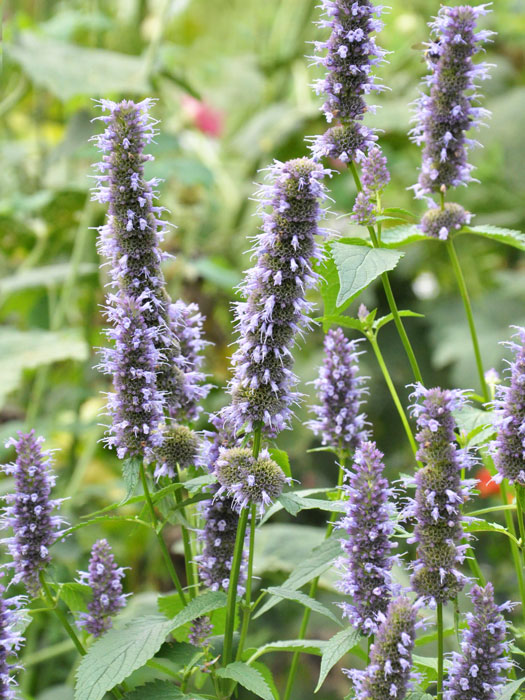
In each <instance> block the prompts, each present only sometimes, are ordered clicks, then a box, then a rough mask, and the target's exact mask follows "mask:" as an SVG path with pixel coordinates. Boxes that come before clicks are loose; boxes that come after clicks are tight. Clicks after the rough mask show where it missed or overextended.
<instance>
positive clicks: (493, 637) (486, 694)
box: [443, 583, 512, 700]
mask: <svg viewBox="0 0 525 700" xmlns="http://www.w3.org/2000/svg"><path fill="white" fill-rule="evenodd" d="M470 596H471V598H472V602H473V605H474V612H471V613H468V615H467V623H468V627H467V629H466V630H464V632H463V635H462V642H461V654H458V653H456V652H453V654H452V667H451V669H450V673H449V676H448V678H447V680H446V681H445V692H444V694H443V698H444V700H455V698H461V700H494V698H496V696H498V695H499V693H500V691H501V689H502V687H503V683H504V681H505V677H504V676H503V675H502V671H507V670H508V669H510V668H511V666H512V662H511V661H509V660H508V659H507V658H505V654H506V653H507V652H508V649H509V642H506V641H505V637H506V634H507V623H506V622H505V619H504V617H503V615H502V613H503V612H504V611H506V610H510V608H511V607H512V606H511V605H510V603H505V604H504V605H496V603H495V602H494V588H493V587H492V584H491V583H487V585H486V586H485V588H481V587H480V586H474V588H473V589H472V591H471V593H470Z"/></svg>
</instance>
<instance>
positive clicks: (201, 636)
mask: <svg viewBox="0 0 525 700" xmlns="http://www.w3.org/2000/svg"><path fill="white" fill-rule="evenodd" d="M212 631H213V625H212V624H211V622H210V618H209V617H206V615H204V616H203V617H198V618H197V619H196V620H194V621H193V622H192V625H191V628H190V632H189V634H188V641H189V643H190V644H193V645H194V646H196V647H199V648H202V647H205V646H208V643H209V639H210V634H211V633H212Z"/></svg>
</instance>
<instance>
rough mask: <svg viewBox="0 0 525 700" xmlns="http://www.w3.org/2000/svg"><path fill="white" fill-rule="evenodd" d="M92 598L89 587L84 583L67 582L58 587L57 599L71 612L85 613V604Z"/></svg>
mask: <svg viewBox="0 0 525 700" xmlns="http://www.w3.org/2000/svg"><path fill="white" fill-rule="evenodd" d="M92 597H93V591H92V590H91V587H90V586H88V585H87V584H84V583H76V582H73V581H72V582H69V583H63V584H61V585H60V587H59V598H60V599H61V600H63V601H64V603H65V604H66V605H67V607H68V608H69V609H70V610H71V611H72V612H79V611H80V612H86V611H87V603H88V601H89V600H91V598H92Z"/></svg>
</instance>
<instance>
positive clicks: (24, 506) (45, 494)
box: [1, 430, 64, 596]
mask: <svg viewBox="0 0 525 700" xmlns="http://www.w3.org/2000/svg"><path fill="white" fill-rule="evenodd" d="M43 443H44V438H42V437H36V436H35V431H34V430H31V431H30V432H29V433H22V432H19V433H18V438H11V439H10V440H8V442H7V443H6V446H7V447H11V446H12V447H14V448H15V451H16V461H15V462H14V463H11V464H6V465H4V466H3V472H4V474H7V475H9V476H13V477H14V481H15V491H14V493H8V494H7V495H6V496H5V501H6V506H5V508H4V510H3V513H2V520H1V523H2V527H3V528H4V529H10V530H12V533H13V534H12V535H11V536H10V537H7V538H5V539H4V540H3V542H4V543H6V544H7V549H8V552H9V554H10V555H11V557H12V559H13V561H12V562H9V563H8V564H7V566H8V567H12V568H14V572H15V573H14V576H13V579H12V580H13V582H14V583H19V582H20V583H23V585H24V586H25V588H26V590H27V592H28V594H29V595H30V596H36V595H38V593H39V591H40V588H41V583H40V575H41V574H42V573H43V571H44V570H45V568H46V566H47V565H48V564H49V562H50V560H51V556H50V553H49V548H50V547H51V545H52V544H53V543H54V542H55V541H56V539H57V537H58V536H59V534H60V532H61V530H60V528H61V525H62V524H63V522H64V521H63V520H62V519H61V518H60V516H59V515H58V514H57V512H58V507H59V505H60V500H58V499H53V498H51V493H52V490H53V487H54V486H55V481H56V476H55V474H54V473H53V471H52V466H51V465H52V460H51V453H50V452H49V451H47V450H43V449H42V445H43Z"/></svg>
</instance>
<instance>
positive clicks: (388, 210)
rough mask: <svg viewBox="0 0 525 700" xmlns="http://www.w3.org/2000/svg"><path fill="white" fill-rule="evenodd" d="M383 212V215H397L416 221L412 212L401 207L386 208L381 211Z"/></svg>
mask: <svg viewBox="0 0 525 700" xmlns="http://www.w3.org/2000/svg"><path fill="white" fill-rule="evenodd" d="M383 212H384V213H385V214H397V215H398V216H404V217H405V218H406V219H416V220H417V218H418V217H417V215H416V214H414V212H412V211H408V209H403V208H402V207H387V208H386V209H383Z"/></svg>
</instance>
